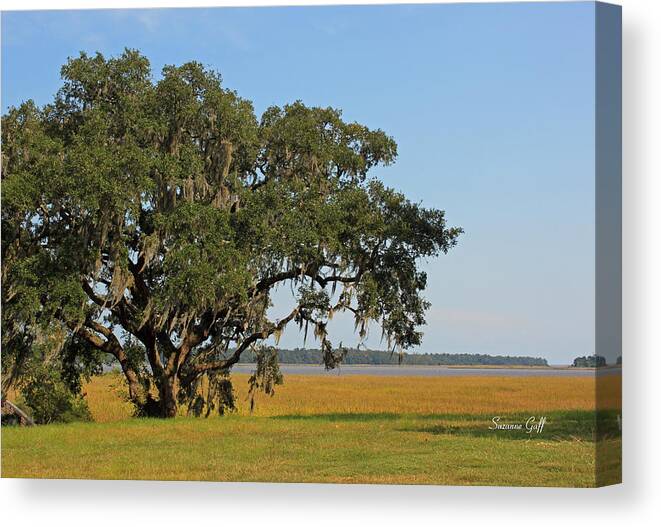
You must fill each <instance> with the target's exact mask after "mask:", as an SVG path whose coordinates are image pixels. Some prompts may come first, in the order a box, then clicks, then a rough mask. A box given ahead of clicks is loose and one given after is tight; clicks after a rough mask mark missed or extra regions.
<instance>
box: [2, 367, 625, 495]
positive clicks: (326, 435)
mask: <svg viewBox="0 0 661 527" xmlns="http://www.w3.org/2000/svg"><path fill="white" fill-rule="evenodd" d="M101 381H103V382H108V381H109V379H108V378H105V379H101ZM333 381H335V382H333ZM420 381H421V380H420V379H403V378H396V379H383V378H379V379H375V378H371V379H370V378H355V377H351V378H349V377H341V378H337V379H333V378H323V379H321V378H317V379H315V378H312V377H307V376H300V377H295V376H288V377H287V378H286V384H285V386H283V387H281V390H279V391H278V393H277V394H276V396H275V397H274V398H273V399H269V400H263V399H262V400H260V401H258V407H257V408H258V411H257V412H256V414H255V415H248V414H247V412H246V411H245V397H244V395H245V394H242V393H241V390H243V388H241V384H242V383H241V379H239V380H238V381H237V384H238V388H239V402H240V403H242V406H241V408H240V410H239V412H238V413H237V414H235V415H230V416H226V417H212V418H209V419H195V418H186V417H178V418H176V419H174V420H168V421H163V420H153V419H131V418H127V417H125V416H123V412H124V411H125V410H126V408H125V407H124V406H122V403H121V400H112V399H111V398H110V396H109V395H108V393H112V392H108V390H103V391H99V393H96V394H94V393H93V388H92V391H88V397H90V405H91V406H92V407H93V408H92V410H93V413H94V414H95V417H97V418H98V417H99V416H100V415H101V413H102V409H104V408H105V410H103V411H105V412H106V413H110V414H112V415H113V417H114V418H115V419H120V420H114V421H112V420H110V419H107V421H108V422H104V423H89V424H81V423H79V424H70V425H50V426H42V427H34V428H21V429H18V428H14V429H7V428H5V429H4V430H3V432H2V475H3V477H33V478H98V479H161V480H213V481H280V482H342V483H354V482H355V483H429V484H432V483H434V484H449V485H526V486H527V485H535V486H594V484H595V455H594V450H595V437H594V432H595V430H594V423H595V420H594V412H593V411H592V410H591V409H590V405H591V401H592V400H593V399H592V397H593V396H594V395H593V394H594V391H593V389H594V381H593V380H591V379H582V378H581V379H560V380H558V379H555V378H548V379H543V380H540V379H534V380H532V379H526V378H502V379H501V378H498V379H495V380H494V379H493V378H458V379H454V378H453V379H447V378H445V379H438V378H437V379H424V380H422V381H423V382H420ZM448 381H450V382H448ZM531 381H532V382H531ZM613 382H616V381H613ZM617 382H619V381H617ZM88 388H89V387H88ZM96 388H98V386H97V387H96ZM102 394H103V396H102ZM540 394H541V395H540ZM485 397H486V400H485ZM492 397H495V401H498V403H499V404H500V406H497V405H495V404H494V400H492ZM93 400H94V402H95V404H97V406H96V407H94V405H93V404H92V401H93ZM592 404H593V403H592ZM113 405H114V406H113ZM485 407H486V408H488V409H489V408H490V409H491V411H489V412H488V413H487V412H486V411H485V410H484V408H485ZM462 408H463V410H462ZM496 408H501V409H502V412H497V413H498V414H500V415H502V416H503V420H507V421H511V422H520V421H525V419H527V418H528V417H529V416H531V415H536V416H541V415H545V416H546V417H547V419H548V421H547V424H546V426H545V429H544V431H543V432H542V434H539V435H535V434H532V435H530V434H526V433H525V432H521V431H494V430H489V426H490V425H491V418H492V416H493V415H494V413H496V410H495V409H496ZM447 409H450V411H449V412H448V410H447ZM120 410H121V411H120ZM106 417H107V416H106ZM611 421H612V422H613V423H615V422H616V419H615V416H614V415H613V416H612V419H611ZM602 443H604V444H607V445H608V447H609V450H610V451H612V452H619V449H620V448H621V445H620V440H619V438H617V433H616V432H615V431H614V430H613V433H612V434H610V436H609V437H607V438H605V439H603V440H602Z"/></svg>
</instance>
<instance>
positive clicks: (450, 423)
mask: <svg viewBox="0 0 661 527" xmlns="http://www.w3.org/2000/svg"><path fill="white" fill-rule="evenodd" d="M618 415H619V412H618V411H616V410H600V411H598V412H596V411H589V410H576V411H554V412H528V413H526V412H518V413H509V414H501V415H473V414H396V413H388V412H382V413H330V414H313V415H281V416H275V417H272V419H277V420H291V421H319V422H324V421H325V422H355V423H370V422H377V421H401V424H402V426H401V427H398V428H395V430H396V431H399V432H415V433H426V434H432V435H451V436H457V437H490V438H493V437H497V438H502V439H507V440H523V441H526V440H529V439H542V440H547V441H567V440H573V441H596V440H598V439H599V440H602V439H615V438H619V437H621V431H620V425H619V421H618ZM495 417H500V419H499V420H497V422H498V423H499V424H500V425H503V428H500V429H498V428H496V425H495V423H494V418H495ZM531 418H534V420H532V419H531ZM541 418H545V421H544V424H543V427H542V428H541V430H539V431H537V429H535V428H534V426H535V425H538V424H539V423H540V420H541ZM508 425H514V427H511V426H508Z"/></svg>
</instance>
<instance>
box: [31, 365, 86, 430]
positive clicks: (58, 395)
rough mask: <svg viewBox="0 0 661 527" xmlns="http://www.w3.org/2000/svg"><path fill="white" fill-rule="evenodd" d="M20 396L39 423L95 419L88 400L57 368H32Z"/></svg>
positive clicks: (39, 366) (40, 366)
mask: <svg viewBox="0 0 661 527" xmlns="http://www.w3.org/2000/svg"><path fill="white" fill-rule="evenodd" d="M21 395H22V399H23V400H22V403H23V406H25V407H27V408H28V409H29V413H30V415H31V416H32V418H33V419H34V420H35V422H36V423H38V424H49V423H58V422H59V423H69V422H73V421H91V420H92V416H91V414H90V412H89V408H88V407H87V402H86V401H85V399H84V398H83V397H82V396H81V395H80V394H76V393H74V392H72V391H71V389H70V388H69V386H67V383H66V382H65V381H64V380H63V379H62V378H61V376H60V374H59V372H58V371H57V370H54V369H51V368H48V367H45V366H42V365H35V366H34V367H32V368H30V370H29V373H28V374H27V376H26V378H25V380H24V382H23V385H22V389H21Z"/></svg>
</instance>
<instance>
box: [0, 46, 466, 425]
mask: <svg viewBox="0 0 661 527" xmlns="http://www.w3.org/2000/svg"><path fill="white" fill-rule="evenodd" d="M61 73H62V79H63V85H62V87H61V89H60V90H59V92H58V93H57V95H56V96H55V98H54V100H53V102H52V103H51V104H48V105H46V106H44V107H41V108H40V107H38V106H36V105H35V104H34V103H33V102H32V101H28V102H25V103H23V104H22V105H21V106H20V107H18V108H11V109H9V111H8V113H7V114H6V115H4V116H3V118H2V146H3V148H2V198H3V202H2V257H3V260H2V280H3V288H2V305H3V310H2V316H3V336H2V338H3V363H4V364H3V365H4V366H5V368H4V371H5V377H6V378H7V379H9V380H7V381H6V382H11V378H13V377H16V376H18V375H20V371H21V368H22V367H25V364H28V363H29V360H32V359H34V357H35V354H36V355H37V356H38V357H39V360H55V361H57V360H60V359H62V358H63V357H67V358H68V364H69V365H71V364H73V365H75V364H80V363H81V361H82V363H84V362H85V360H87V361H89V360H90V357H92V356H94V354H97V355H98V354H101V355H106V356H110V357H113V358H114V359H116V361H117V362H118V363H119V364H120V366H121V370H122V372H123V374H124V376H125V378H126V382H127V385H128V394H129V397H130V399H131V401H133V402H134V403H135V405H136V406H137V408H138V409H139V410H140V412H142V413H143V414H148V415H160V416H164V417H171V416H174V415H175V414H176V412H177V407H178V405H179V404H187V405H188V408H189V410H190V411H193V412H195V413H196V414H199V413H202V412H206V413H208V412H209V411H211V410H213V409H214V408H215V409H216V410H219V411H221V412H222V411H224V410H225V409H228V408H231V407H232V405H233V398H232V390H231V384H230V381H229V371H230V369H231V367H232V366H233V365H234V364H235V363H237V361H239V359H240V357H241V354H242V353H243V352H244V351H246V350H248V349H251V350H252V351H253V352H255V353H256V354H257V356H258V358H259V360H258V364H257V368H256V372H255V374H254V375H253V377H252V378H251V382H252V386H251V389H253V390H255V389H260V388H261V389H263V390H265V391H267V392H271V391H272V389H273V384H277V383H278V382H279V381H280V374H279V372H278V368H277V356H276V355H275V354H274V353H273V350H272V348H270V347H268V346H266V345H265V343H266V342H269V339H271V338H277V337H278V336H279V335H280V333H281V332H282V331H283V330H284V329H285V327H286V326H288V325H289V324H297V325H298V326H299V327H300V328H301V330H302V331H305V332H306V334H307V331H308V329H310V331H311V332H312V334H313V335H314V337H315V338H316V339H317V340H318V341H319V342H320V344H321V348H322V350H323V361H324V364H325V365H326V367H328V368H333V367H334V366H336V365H337V364H338V363H339V362H340V361H341V360H342V358H343V355H344V353H345V352H346V351H345V350H344V349H343V348H342V347H341V346H339V347H334V346H333V345H332V344H331V341H330V338H329V335H328V332H327V325H328V322H329V320H330V319H331V318H332V316H333V314H334V313H337V312H342V311H346V312H350V313H351V314H352V316H353V317H355V323H356V330H357V332H358V334H359V335H360V337H361V338H362V337H364V336H365V333H366V330H367V324H368V323H369V322H370V321H375V322H377V323H378V324H380V326H381V327H382V331H383V335H384V337H385V339H386V340H387V342H388V343H389V346H391V347H392V349H393V350H395V349H396V350H403V349H406V348H410V347H411V346H415V345H417V344H419V343H420V340H421V333H420V331H419V329H420V326H421V325H423V324H424V323H425V319H424V312H425V310H426V308H427V307H428V303H427V302H426V301H425V300H424V299H423V297H422V296H421V292H422V290H423V289H424V288H425V285H426V275H425V273H424V272H421V271H420V270H419V269H418V262H419V261H420V259H421V258H425V257H432V256H435V255H438V254H440V253H445V252H447V251H448V250H449V249H450V248H451V247H452V246H454V245H455V243H456V241H457V237H458V236H459V234H460V233H461V229H459V228H449V227H447V226H446V222H445V218H444V213H443V211H441V210H435V209H428V208H423V207H422V206H420V205H419V204H416V203H412V202H410V201H409V200H407V199H406V198H405V197H404V196H403V195H402V194H400V193H398V192H395V191H394V190H392V189H389V188H387V187H385V186H384V185H383V184H382V183H381V182H379V181H378V180H376V179H375V178H374V177H371V176H369V175H368V174H369V172H370V169H371V168H373V167H375V166H377V165H379V164H381V165H389V164H391V163H392V162H393V161H394V160H395V157H396V144H395V141H394V140H393V139H392V138H391V137H389V136H387V135H386V134H385V133H384V132H382V131H381V130H371V129H368V128H367V127H365V126H362V125H360V124H357V123H347V122H345V121H343V120H342V116H341V113H340V112H339V111H338V110H335V109H332V108H316V107H315V108H312V107H307V106H305V105H304V104H303V103H301V102H294V103H293V104H290V105H286V106H284V107H283V108H279V107H271V108H269V109H267V110H266V111H265V112H264V114H263V115H262V116H261V119H259V120H258V119H257V117H256V116H255V112H254V109H253V106H252V104H251V103H250V102H249V101H247V100H246V99H242V98H241V97H239V96H238V95H237V94H236V93H235V92H233V91H230V90H228V89H226V88H224V87H223V85H222V83H221V78H220V76H219V75H218V74H217V73H215V72H214V71H210V70H208V69H205V68H204V67H203V66H202V65H200V64H199V63H196V62H190V63H187V64H184V65H182V66H179V67H175V66H166V67H164V68H163V70H162V74H161V76H160V77H159V78H158V80H154V79H153V78H152V75H151V70H150V65H149V62H148V60H147V59H146V58H145V57H143V56H141V55H140V54H139V53H138V52H136V51H132V50H126V51H125V52H124V53H123V54H122V55H121V56H119V57H116V58H111V59H105V58H104V57H103V56H102V55H100V54H97V55H95V56H88V55H86V54H83V53H81V55H80V56H79V57H78V58H75V59H70V60H69V61H68V62H67V64H66V65H64V66H63V68H62V72H61ZM279 286H286V287H287V288H288V290H291V291H292V294H293V302H292V309H291V311H290V312H289V313H288V314H286V315H284V316H282V317H281V318H278V319H272V317H270V313H271V311H272V310H270V308H271V307H272V305H271V300H272V294H273V291H274V289H275V288H277V287H279ZM60 362H61V360H60ZM152 388H155V390H153V389H152ZM3 389H4V387H3ZM152 393H157V394H158V395H157V396H155V397H153V396H152V395H151V394H152Z"/></svg>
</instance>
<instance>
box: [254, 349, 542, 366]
mask: <svg viewBox="0 0 661 527" xmlns="http://www.w3.org/2000/svg"><path fill="white" fill-rule="evenodd" d="M278 359H279V360H280V363H281V364H321V363H322V362H323V361H322V359H321V350H318V349H307V348H295V349H279V350H278ZM241 362H255V356H254V354H253V353H252V352H250V351H246V352H245V353H244V354H243V355H242V356H241ZM342 363H343V364H375V365H376V364H398V363H399V355H398V354H397V353H390V352H389V351H380V350H365V349H360V350H358V349H351V350H349V352H348V353H347V356H346V357H345V358H344V360H343V361H342ZM402 364H407V365H419V366H439V365H441V366H548V363H547V362H546V359H542V358H540V357H510V356H509V355H508V356H502V355H482V354H477V353H475V354H473V353H456V354H455V353H404V354H403V356H402Z"/></svg>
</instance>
